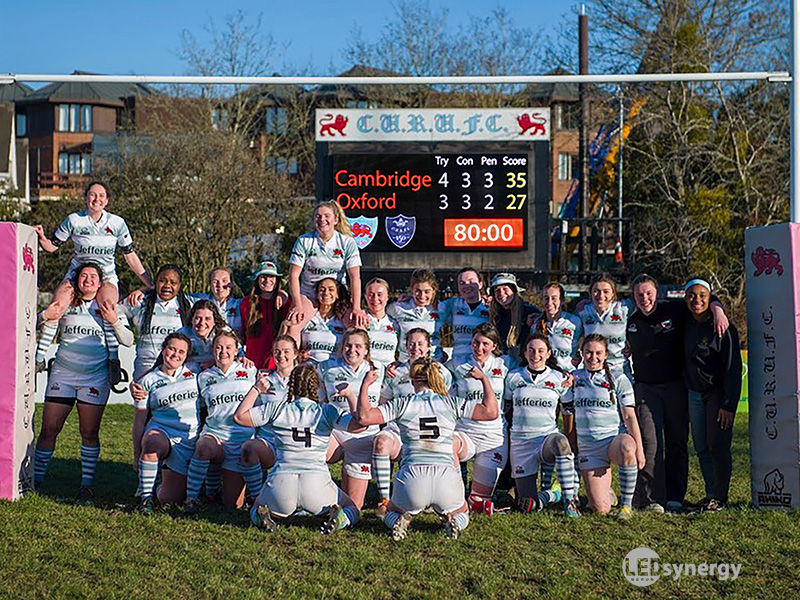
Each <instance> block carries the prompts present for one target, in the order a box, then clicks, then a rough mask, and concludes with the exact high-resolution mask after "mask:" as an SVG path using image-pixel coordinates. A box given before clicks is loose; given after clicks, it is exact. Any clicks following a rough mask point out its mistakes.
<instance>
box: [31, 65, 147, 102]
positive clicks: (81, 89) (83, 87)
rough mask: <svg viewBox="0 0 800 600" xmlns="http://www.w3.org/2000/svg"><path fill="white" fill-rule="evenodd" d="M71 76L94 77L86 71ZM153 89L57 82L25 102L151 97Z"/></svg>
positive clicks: (40, 90)
mask: <svg viewBox="0 0 800 600" xmlns="http://www.w3.org/2000/svg"><path fill="white" fill-rule="evenodd" d="M72 74H73V75H96V73H88V72H86V71H74V72H73V73H72ZM158 93H159V92H157V91H156V90H155V89H153V88H152V87H150V86H149V85H145V84H142V83H89V82H57V83H51V84H50V85H46V86H44V87H43V88H40V89H38V90H35V91H33V92H32V93H30V94H28V95H27V96H26V97H25V101H26V102H42V101H61V100H121V99H123V98H131V97H133V96H152V95H155V94H158Z"/></svg>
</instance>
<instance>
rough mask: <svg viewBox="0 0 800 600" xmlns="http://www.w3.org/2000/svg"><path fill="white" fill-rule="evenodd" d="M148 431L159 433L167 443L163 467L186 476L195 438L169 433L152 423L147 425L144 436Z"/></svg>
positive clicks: (162, 427) (166, 429)
mask: <svg viewBox="0 0 800 600" xmlns="http://www.w3.org/2000/svg"><path fill="white" fill-rule="evenodd" d="M148 431H159V432H161V433H162V434H164V437H166V438H167V440H168V441H169V454H167V458H165V459H164V466H166V467H167V468H168V469H169V470H170V471H174V472H175V473H178V474H180V475H187V474H188V473H189V461H190V460H192V456H193V455H194V447H195V445H196V444H197V437H193V438H190V437H187V436H185V435H178V434H177V433H176V432H175V431H170V429H168V428H167V427H164V426H163V425H160V424H158V423H153V422H152V421H151V422H150V423H148V424H147V429H145V434H147V432H148Z"/></svg>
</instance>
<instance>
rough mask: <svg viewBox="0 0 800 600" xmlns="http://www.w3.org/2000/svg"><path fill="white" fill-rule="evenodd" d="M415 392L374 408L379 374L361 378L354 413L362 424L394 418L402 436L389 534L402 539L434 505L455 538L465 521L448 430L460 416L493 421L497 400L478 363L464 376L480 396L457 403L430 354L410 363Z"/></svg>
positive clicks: (388, 520)
mask: <svg viewBox="0 0 800 600" xmlns="http://www.w3.org/2000/svg"><path fill="white" fill-rule="evenodd" d="M410 375H411V381H412V383H413V385H414V394H413V395H411V396H402V397H400V396H398V397H397V398H394V399H392V400H390V401H389V402H387V403H386V404H382V405H380V406H378V407H377V408H376V407H373V406H372V404H371V402H370V397H369V386H370V384H371V383H372V382H374V381H376V380H377V378H378V377H379V375H378V373H377V372H375V371H370V372H369V373H367V376H366V377H365V378H364V382H363V384H362V386H361V392H360V394H359V398H358V407H357V411H356V417H357V419H358V421H359V423H361V424H362V425H379V424H381V423H389V422H395V423H396V424H397V426H398V427H399V428H400V436H401V438H402V440H403V459H402V465H401V467H400V471H399V472H398V473H397V477H396V478H395V482H394V491H393V492H392V499H391V501H390V502H389V506H388V512H387V513H386V516H385V517H384V523H385V524H386V526H387V527H389V529H391V530H392V537H393V538H394V539H396V540H400V539H403V538H405V537H406V534H407V531H408V525H409V523H410V522H411V518H412V517H413V515H415V514H417V513H419V512H420V511H422V510H425V509H426V508H428V507H431V508H433V510H434V511H436V512H437V513H438V514H439V515H440V516H441V518H442V522H443V523H444V525H445V529H444V531H445V535H446V536H447V537H450V538H456V537H458V535H459V534H460V532H462V531H463V530H464V529H466V527H467V525H469V508H468V507H467V503H466V502H464V487H463V484H462V483H461V475H460V474H459V472H458V470H457V469H456V468H455V465H454V463H453V435H454V434H453V432H454V430H455V428H456V424H457V423H460V422H461V420H463V419H474V420H476V421H492V420H494V419H496V418H497V416H498V409H497V398H496V396H495V394H494V390H493V389H492V384H491V382H490V380H489V377H488V376H487V375H486V374H485V373H484V372H483V371H482V370H481V369H480V368H478V367H471V369H470V371H469V373H468V374H467V375H466V376H467V377H470V378H472V379H474V380H475V381H476V382H478V383H480V385H481V386H482V387H483V394H482V395H481V399H480V400H479V401H478V400H474V401H466V402H462V401H460V400H459V399H456V398H453V397H451V396H448V395H447V387H446V386H445V384H444V380H443V379H442V376H441V371H440V370H439V365H438V364H437V363H436V362H435V361H434V360H433V359H431V358H419V359H417V360H415V361H414V362H413V363H412V364H411V369H410Z"/></svg>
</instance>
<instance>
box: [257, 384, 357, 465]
mask: <svg viewBox="0 0 800 600" xmlns="http://www.w3.org/2000/svg"><path fill="white" fill-rule="evenodd" d="M250 418H251V419H252V420H253V423H254V424H255V425H258V426H259V427H266V428H269V429H270V430H271V431H272V439H273V443H274V446H275V466H274V467H273V468H272V469H270V471H269V475H270V477H272V476H274V475H275V474H277V473H314V472H316V473H330V471H329V470H328V465H327V463H326V462H325V454H326V452H327V451H328V442H329V441H330V438H331V432H332V431H333V430H334V429H341V430H342V431H346V430H347V424H348V423H349V422H350V420H351V417H350V415H340V414H339V411H338V410H336V407H335V406H333V405H332V404H317V403H316V402H314V401H313V400H309V399H308V398H295V399H294V400H292V401H284V402H268V403H266V404H263V405H261V406H256V407H253V408H251V409H250Z"/></svg>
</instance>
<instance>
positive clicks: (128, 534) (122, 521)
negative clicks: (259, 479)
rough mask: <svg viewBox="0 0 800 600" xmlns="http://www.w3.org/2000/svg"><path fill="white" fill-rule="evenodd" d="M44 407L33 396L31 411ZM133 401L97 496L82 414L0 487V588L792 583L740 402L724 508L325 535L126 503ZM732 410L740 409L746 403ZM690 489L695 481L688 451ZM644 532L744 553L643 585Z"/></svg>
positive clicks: (619, 587) (399, 589)
mask: <svg viewBox="0 0 800 600" xmlns="http://www.w3.org/2000/svg"><path fill="white" fill-rule="evenodd" d="M39 412H40V411H39ZM132 412H133V411H132V409H131V408H130V407H127V406H111V407H109V408H108V410H107V412H106V415H105V418H104V422H103V429H102V432H101V437H102V443H103V453H102V456H101V463H100V465H99V467H98V472H97V478H96V493H97V497H98V506H97V507H96V508H88V507H81V506H75V505H73V504H71V500H72V499H73V498H74V495H75V492H76V491H77V484H78V481H79V479H80V464H79V461H78V450H79V444H80V442H79V437H78V430H77V418H76V417H75V416H74V415H73V416H71V417H70V419H69V421H68V424H67V426H66V428H65V430H64V432H63V433H62V434H61V437H60V438H59V444H58V447H57V450H56V455H55V458H54V459H53V461H52V463H51V469H50V472H49V473H48V478H47V480H46V488H45V490H44V491H43V493H42V494H41V495H39V494H34V495H30V496H28V497H26V498H24V499H23V500H21V501H19V502H15V503H9V502H0V560H2V563H0V564H1V565H2V566H0V598H3V599H11V598H84V597H91V598H153V599H159V600H160V599H162V598H163V599H167V598H187V599H189V598H225V599H226V600H227V599H233V598H270V597H281V598H284V597H285V598H295V597H296V598H321V597H324V598H394V599H398V600H399V599H405V598H465V597H470V598H471V597H475V598H499V597H502V598H535V597H553V598H566V597H574V598H586V597H593V596H596V597H610V598H621V597H626V598H627V597H641V596H645V595H646V596H649V597H676V598H696V597H711V596H728V597H749V598H764V597H771V598H780V597H794V595H795V594H798V593H800V581H798V578H797V576H798V573H799V572H800V568H799V567H798V565H799V564H800V523H799V522H798V518H797V516H798V515H797V514H796V513H778V512H766V511H764V512H761V511H754V510H751V509H750V508H748V502H749V499H750V491H749V471H748V446H747V422H746V418H740V419H739V421H738V423H737V424H736V432H735V437H734V479H733V486H732V490H731V492H732V493H731V501H732V503H733V508H732V509H731V510H727V511H724V512H721V513H718V514H710V515H681V516H664V515H660V516H659V515H649V514H642V513H636V514H635V515H634V519H633V520H632V521H630V522H627V523H620V522H617V521H616V520H615V519H613V518H608V517H605V518H604V517H599V516H596V515H588V516H585V517H584V518H582V519H579V520H577V521H567V520H565V519H564V518H563V517H562V516H561V515H560V514H559V513H555V512H552V513H540V514H535V515H530V516H522V515H518V514H511V515H500V516H496V517H491V518H488V517H484V516H478V517H475V518H474V519H473V520H472V523H471V525H470V527H469V529H468V530H467V531H466V532H465V534H464V535H463V537H462V538H461V539H459V540H456V541H450V540H445V539H444V538H442V537H441V535H440V534H439V533H438V529H439V524H438V519H436V518H435V516H434V515H423V516H421V517H419V518H418V519H415V521H414V523H413V524H412V528H413V529H412V532H411V533H410V535H409V538H408V539H407V540H405V541H404V542H401V543H394V542H392V540H391V539H390V538H389V537H388V535H387V533H386V531H385V529H384V526H383V525H382V524H381V523H380V522H378V521H377V520H376V519H375V518H374V517H373V516H372V511H371V510H367V511H366V512H365V517H364V520H363V521H362V522H361V523H360V524H359V526H358V527H357V528H356V529H355V530H354V531H347V532H340V534H339V535H336V536H334V537H331V538H323V537H322V536H320V535H319V533H317V532H318V522H317V521H316V520H313V519H296V520H294V521H293V524H292V525H291V526H285V527H282V528H281V529H280V530H279V531H278V532H276V533H274V534H265V533H264V532H262V531H258V530H255V529H252V528H248V526H247V517H246V514H245V513H244V512H243V511H239V512H229V511H225V510H222V509H209V510H207V511H205V512H203V513H201V515H200V517H199V518H198V519H196V520H192V519H187V518H182V517H180V516H178V515H170V514H163V513H162V514H159V515H156V516H154V517H151V518H144V517H141V516H139V515H138V514H135V513H132V505H131V496H132V494H133V491H134V489H135V485H136V480H135V476H134V473H133V472H132V470H131V467H130V461H131V458H130V423H131V419H132ZM740 416H741V415H740ZM691 466H692V471H691V480H690V486H689V497H690V498H692V499H695V500H696V499H699V498H700V497H701V496H702V487H701V484H700V478H699V471H698V468H697V465H696V459H694V457H693V458H692V463H691ZM638 546H648V547H650V548H652V549H653V550H655V551H656V552H657V553H658V554H659V556H660V557H661V560H662V561H664V562H673V563H677V562H681V563H687V562H729V563H730V562H732V563H741V564H742V571H741V574H740V576H739V578H738V579H737V580H736V581H728V582H719V581H716V580H714V579H711V578H708V577H683V578H681V579H679V580H678V581H672V580H665V579H661V580H659V581H657V582H656V583H655V584H653V585H652V586H650V587H649V588H644V591H642V590H641V589H639V588H635V587H634V586H632V585H631V584H629V583H628V582H627V581H626V580H625V579H624V578H623V575H622V570H621V565H622V560H623V558H624V556H625V555H626V554H627V553H628V552H629V551H630V550H632V549H633V548H636V547H638Z"/></svg>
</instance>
